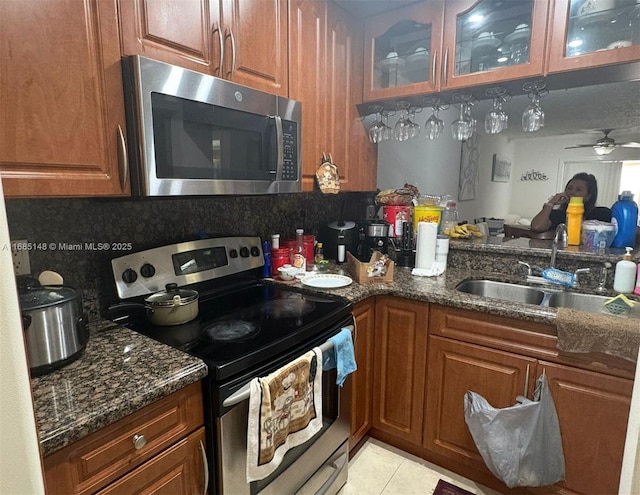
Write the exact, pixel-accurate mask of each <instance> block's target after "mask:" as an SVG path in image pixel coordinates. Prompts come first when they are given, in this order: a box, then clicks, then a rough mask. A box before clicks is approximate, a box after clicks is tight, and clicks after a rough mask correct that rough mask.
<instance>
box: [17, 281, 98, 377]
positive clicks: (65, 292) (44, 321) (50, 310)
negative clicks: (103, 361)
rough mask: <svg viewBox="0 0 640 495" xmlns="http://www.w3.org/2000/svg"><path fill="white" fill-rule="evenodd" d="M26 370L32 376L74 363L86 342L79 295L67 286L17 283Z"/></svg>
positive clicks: (33, 282)
mask: <svg viewBox="0 0 640 495" xmlns="http://www.w3.org/2000/svg"><path fill="white" fill-rule="evenodd" d="M18 300H19V303H20V312H21V315H22V327H23V330H24V335H25V345H26V348H27V354H28V357H29V368H30V369H31V375H32V376H33V377H36V376H40V375H44V374H46V373H49V372H51V371H54V370H56V369H59V368H61V367H63V366H65V365H67V364H69V363H70V362H72V361H74V360H75V359H77V358H78V357H80V355H81V354H82V351H83V350H84V348H85V347H86V345H87V342H88V340H89V332H88V330H87V327H86V319H85V317H84V315H83V313H82V296H81V294H80V292H79V291H78V290H76V289H75V288H73V287H70V286H66V285H51V286H47V285H44V286H42V285H40V284H39V283H38V282H37V281H36V280H35V279H22V280H19V281H18Z"/></svg>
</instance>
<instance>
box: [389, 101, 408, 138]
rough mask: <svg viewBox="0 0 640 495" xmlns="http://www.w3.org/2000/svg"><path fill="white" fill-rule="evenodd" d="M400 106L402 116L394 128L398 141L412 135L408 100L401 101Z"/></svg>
mask: <svg viewBox="0 0 640 495" xmlns="http://www.w3.org/2000/svg"><path fill="white" fill-rule="evenodd" d="M398 108H399V109H400V117H399V118H398V121H397V122H396V125H395V127H394V128H393V131H394V135H395V138H396V140H398V141H406V140H407V139H409V138H410V137H411V121H410V120H409V118H408V116H409V104H408V103H406V102H403V101H401V102H399V103H398Z"/></svg>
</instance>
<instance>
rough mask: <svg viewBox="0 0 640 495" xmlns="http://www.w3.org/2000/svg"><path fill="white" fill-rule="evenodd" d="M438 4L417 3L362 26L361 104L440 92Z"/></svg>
mask: <svg viewBox="0 0 640 495" xmlns="http://www.w3.org/2000/svg"><path fill="white" fill-rule="evenodd" d="M442 9H443V7H442V2H441V1H434V2H420V3H416V4H411V5H409V6H407V7H403V8H400V9H396V10H392V11H390V12H385V13H383V14H380V15H376V16H372V17H369V18H368V19H367V20H366V23H365V37H364V39H365V57H364V100H365V101H371V100H377V99H383V98H393V97H397V96H403V95H410V94H419V93H426V92H433V91H437V90H439V88H440V84H439V82H440V62H441V60H442V53H441V43H442Z"/></svg>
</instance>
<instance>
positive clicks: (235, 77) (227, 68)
mask: <svg viewBox="0 0 640 495" xmlns="http://www.w3.org/2000/svg"><path fill="white" fill-rule="evenodd" d="M120 2H121V13H120V19H121V30H122V49H123V53H124V54H125V55H144V56H146V57H149V58H153V59H156V60H160V61H163V62H167V63H171V64H175V65H178V66H180V67H185V68H187V69H192V70H196V71H199V72H204V73H206V74H211V75H214V76H217V77H222V78H225V79H229V80H232V81H234V82H237V83H239V84H243V85H245V86H250V87H252V88H254V89H259V90H263V91H266V92H269V93H272V94H277V95H280V96H287V95H288V90H289V89H288V77H287V76H288V74H287V60H288V44H287V2H286V0H242V1H240V0H120Z"/></svg>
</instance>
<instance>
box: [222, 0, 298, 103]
mask: <svg viewBox="0 0 640 495" xmlns="http://www.w3.org/2000/svg"><path fill="white" fill-rule="evenodd" d="M221 2H222V24H223V26H224V49H225V56H224V73H223V75H222V77H224V78H225V79H231V80H232V81H235V82H237V83H239V84H244V85H245V86H250V87H252V88H255V89H260V90H263V91H267V92H269V93H272V94H276V95H280V96H287V95H288V92H289V86H288V82H287V61H288V48H287V47H288V44H287V1H286V0H221Z"/></svg>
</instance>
